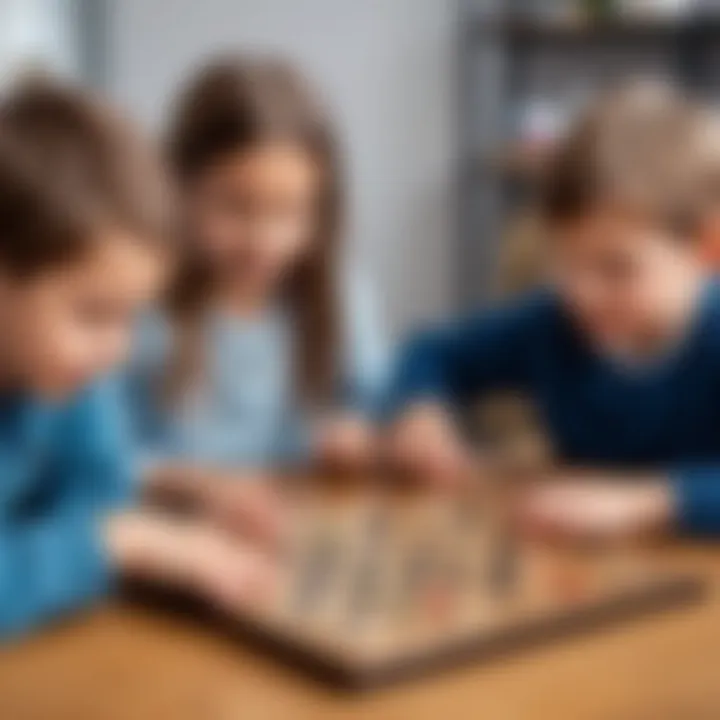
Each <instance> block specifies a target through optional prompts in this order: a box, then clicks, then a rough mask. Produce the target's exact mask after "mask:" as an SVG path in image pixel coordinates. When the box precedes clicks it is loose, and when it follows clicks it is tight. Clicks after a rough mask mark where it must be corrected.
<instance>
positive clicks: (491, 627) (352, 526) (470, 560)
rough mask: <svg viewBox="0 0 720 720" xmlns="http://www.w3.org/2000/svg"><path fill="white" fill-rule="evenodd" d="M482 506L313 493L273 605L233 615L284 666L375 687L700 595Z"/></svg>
mask: <svg viewBox="0 0 720 720" xmlns="http://www.w3.org/2000/svg"><path fill="white" fill-rule="evenodd" d="M491 508H493V504H492V503H489V502H488V501H487V498H482V497H475V496H473V495H468V494H460V495H455V496H438V495H437V494H434V495H428V494H419V493H411V494H393V495H389V494H387V493H383V492H377V491H366V492H361V493H352V494H349V495H342V494H341V495H340V496H339V497H338V496H336V494H333V493H324V492H309V493H306V494H305V495H304V496H303V497H301V498H300V499H299V500H297V501H296V502H295V504H294V521H293V524H292V533H293V535H292V538H291V542H290V543H289V546H290V550H289V553H288V555H287V557H286V558H285V559H284V562H283V564H282V570H281V573H280V581H279V583H278V586H277V589H276V592H275V594H274V596H273V597H272V598H270V599H268V601H267V602H264V603H263V604H262V606H255V607H252V608H248V609H247V610H246V611H243V612H242V613H241V614H240V615H239V616H238V617H234V618H233V619H232V623H233V625H234V626H235V627H236V629H238V630H240V631H241V632H242V633H243V635H244V636H246V637H249V638H252V639H254V640H256V641H260V642H262V643H263V644H264V645H265V646H266V648H268V649H270V650H271V651H273V652H274V653H276V654H277V656H278V658H282V659H285V660H287V661H290V662H292V663H293V664H294V665H295V666H296V667H297V668H299V669H303V670H306V671H309V672H312V673H313V674H315V675H317V676H319V677H321V678H322V679H324V680H327V681H329V682H332V683H334V684H337V685H341V686H344V687H346V688H355V689H363V688H371V687H375V686H378V685H384V684H387V683H391V682H395V681H398V680H402V679H406V678H410V677H412V676H415V675H418V674H421V673H426V672H428V671H431V670H437V669H440V668H441V667H443V666H447V665H450V664H454V663H460V662H468V661H477V660H480V659H481V658H488V657H489V656H492V655H496V654H499V653H507V652H510V651H516V650H517V651H519V650H521V649H522V648H523V647H524V646H531V645H533V644H537V643H539V642H545V641H550V640H552V639H554V638H558V637H559V636H562V635H566V634H569V633H575V632H579V631H582V630H587V629H590V628H593V627H598V626H599V625H602V624H604V623H609V622H613V621H619V620H622V619H627V618H630V617H632V616H634V615H637V614H642V613H645V612H650V611H653V610H659V609H663V608H668V607H671V606H673V605H676V604H681V603H684V602H690V601H692V600H695V599H697V598H699V597H700V595H701V592H702V589H703V584H702V582H701V581H700V580H699V579H698V578H697V577H693V576H688V575H683V574H679V573H674V572H672V571H671V570H669V569H668V568H665V567H658V566H656V564H655V563H654V562H653V560H652V555H650V554H645V553H643V552H642V551H641V550H640V549H637V548H630V547H615V548H589V547H588V548H582V549H578V548H575V549H573V550H569V549H567V548H565V549H563V548H558V547H554V548H553V547H548V546H538V545H532V544H529V543H523V542H522V541H520V540H518V539H517V538H515V537H514V536H513V535H512V534H511V533H509V532H507V530H506V529H505V528H504V527H503V526H504V523H503V522H502V513H498V512H497V510H496V509H491Z"/></svg>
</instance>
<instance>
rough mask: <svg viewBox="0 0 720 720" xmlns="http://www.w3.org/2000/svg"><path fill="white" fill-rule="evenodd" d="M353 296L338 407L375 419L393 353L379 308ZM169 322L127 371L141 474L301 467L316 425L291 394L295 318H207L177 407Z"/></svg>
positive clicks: (148, 327) (346, 309) (147, 340)
mask: <svg viewBox="0 0 720 720" xmlns="http://www.w3.org/2000/svg"><path fill="white" fill-rule="evenodd" d="M350 287H351V288H352V289H351V291H350V292H348V293H347V294H348V297H347V299H346V302H345V303H344V306H343V308H342V315H343V316H344V325H343V332H342V353H341V358H342V372H341V376H342V387H340V388H338V394H337V400H338V406H339V407H343V408H348V409H352V410H354V411H358V412H362V413H365V414H372V413H373V412H374V410H375V408H376V407H378V405H379V403H380V402H381V399H382V395H383V394H384V389H385V383H386V379H387V374H388V352H387V347H386V345H385V343H384V341H383V333H382V331H381V330H380V327H379V319H378V316H377V312H376V310H375V308H374V307H373V303H372V298H371V297H370V296H369V293H368V292H367V290H366V289H364V288H363V287H362V286H360V287H358V286H357V283H350ZM172 334H173V330H172V327H171V326H170V324H169V322H168V320H167V318H166V317H165V315H164V314H162V313H160V312H158V311H155V312H152V313H150V314H148V315H147V316H146V317H145V318H143V320H142V322H141V323H140V327H139V330H138V333H137V342H136V347H135V352H134V357H133V360H132V362H131V364H130V367H129V368H128V397H129V406H130V411H131V418H132V421H133V425H134V431H135V432H134V434H135V439H136V445H137V449H138V455H139V457H140V459H141V466H144V467H145V468H146V469H147V468H148V466H154V465H156V464H158V463H163V462H173V463H177V462H183V463H188V464H195V465H198V466H211V467H213V466H215V467H223V468H268V467H272V466H277V465H284V464H289V463H295V462H298V461H301V460H302V459H303V458H304V457H305V456H306V454H307V451H308V440H309V437H308V435H309V432H308V431H309V425H310V422H311V420H312V418H310V417H309V416H308V413H307V412H301V411H300V409H299V408H298V405H297V402H296V393H295V388H294V366H295V363H294V358H295V337H294V327H293V323H292V320H291V316H290V314H289V313H288V312H287V311H285V310H283V309H281V308H277V307H275V308H272V309H269V310H268V311H266V312H265V313H263V314H262V315H261V316H259V317H255V318H253V319H251V320H243V319H241V318H238V317H235V316H231V315H228V314H223V313H221V312H219V311H216V312H209V313H208V315H207V317H206V319H205V321H204V324H203V325H202V328H201V338H202V343H203V345H202V356H201V363H200V372H199V373H198V376H197V377H196V378H194V379H193V381H192V382H191V383H190V385H189V387H188V388H187V389H186V390H185V392H184V393H183V394H182V395H181V397H179V398H176V399H174V400H169V399H167V394H163V387H164V386H165V385H166V383H167V380H166V376H167V372H168V368H169V363H170V359H171V357H172V351H173V337H172Z"/></svg>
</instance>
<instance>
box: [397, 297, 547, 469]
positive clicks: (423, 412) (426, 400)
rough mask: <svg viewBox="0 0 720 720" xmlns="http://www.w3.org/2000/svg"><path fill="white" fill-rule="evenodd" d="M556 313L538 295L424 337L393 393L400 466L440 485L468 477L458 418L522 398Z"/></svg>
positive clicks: (409, 352) (409, 353)
mask: <svg viewBox="0 0 720 720" xmlns="http://www.w3.org/2000/svg"><path fill="white" fill-rule="evenodd" d="M556 312H557V311H556V309H555V306H554V301H553V299H552V297H551V296H550V295H548V294H545V293H536V294H533V295H530V296H528V297H525V298H523V299H521V301H519V302H516V303H515V304H513V305H510V306H506V307H501V308H499V309H497V310H493V311H490V312H487V313H484V314H482V315H480V316H477V317H474V318H471V319H469V320H465V321H463V322H460V323H457V324H455V325H453V326H449V327H446V328H441V329H440V330H432V331H429V332H425V333H421V334H420V335H417V336H416V337H415V338H414V339H413V340H412V341H411V342H410V343H409V344H408V345H407V346H406V348H405V352H404V353H403V354H402V357H401V360H400V364H399V369H398V372H397V376H396V379H395V383H394V386H393V388H392V389H391V392H390V399H389V403H388V404H389V412H390V414H391V416H393V417H394V426H393V429H392V432H391V439H390V447H389V454H390V456H391V458H392V459H393V461H394V462H395V463H396V464H399V465H401V466H402V467H405V468H408V469H410V470H412V471H413V472H414V473H416V474H417V473H419V474H420V475H421V476H422V475H423V474H425V475H428V476H430V477H428V478H426V479H430V480H433V481H440V482H442V481H443V478H447V477H450V476H452V475H455V474H457V472H458V471H460V470H462V469H464V468H465V467H466V466H467V457H466V455H467V453H466V451H465V449H464V448H463V446H462V443H461V442H460V439H459V434H458V433H457V432H456V428H455V427H454V415H455V411H456V410H457V409H458V407H459V406H467V405H468V404H469V403H471V402H472V401H474V400H476V399H478V398H479V396H481V395H482V393H484V392H486V391H488V390H492V389H508V388H510V389H516V390H522V389H523V388H524V387H525V386H526V384H527V383H528V382H529V380H530V378H529V372H528V368H529V363H530V360H531V359H532V357H533V354H534V353H542V352H543V351H544V345H545V343H544V338H545V337H546V336H547V330H548V329H549V326H550V324H551V323H553V322H554V320H555V317H556ZM423 468H424V470H425V471H423Z"/></svg>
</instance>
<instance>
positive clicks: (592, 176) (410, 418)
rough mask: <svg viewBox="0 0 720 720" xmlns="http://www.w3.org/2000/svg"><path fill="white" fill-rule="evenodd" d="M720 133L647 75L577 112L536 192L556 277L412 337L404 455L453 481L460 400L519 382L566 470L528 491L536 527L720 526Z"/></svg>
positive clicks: (402, 459)
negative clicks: (709, 238)
mask: <svg viewBox="0 0 720 720" xmlns="http://www.w3.org/2000/svg"><path fill="white" fill-rule="evenodd" d="M711 130H712V128H711V126H710V125H709V124H708V119H707V118H706V117H704V115H703V113H702V112H701V111H700V110H699V109H698V108H695V107H693V106H691V105H690V104H689V103H688V102H687V101H686V100H684V99H683V98H680V97H677V96H676V95H675V94H674V93H673V92H672V91H671V90H670V89H668V88H663V87H659V86H655V85H645V84H640V85H632V86H630V87H628V88H623V89H622V90H619V91H616V92H615V93H613V94H611V95H610V96H609V97H606V98H604V99H603V100H602V101H600V102H599V103H598V104H597V105H596V106H595V107H593V108H592V109H591V110H590V111H589V112H588V114H587V115H586V116H585V117H584V118H583V119H581V121H580V122H578V124H577V125H576V127H574V128H573V129H572V131H571V132H570V134H569V136H568V137H567V138H566V139H565V140H564V141H563V142H561V143H560V147H559V148H558V150H557V153H556V155H555V157H554V158H553V160H552V161H551V163H550V167H549V171H548V177H547V181H546V185H545V187H544V189H543V193H542V197H541V211H542V214H543V216H544V219H545V221H546V222H547V223H548V226H549V229H550V230H551V233H552V235H553V238H552V240H551V244H550V245H549V246H548V248H547V265H548V271H549V273H550V276H551V278H552V281H551V283H550V285H549V287H547V288H545V289H540V290H538V291H536V292H532V293H530V294H529V295H528V296H525V297H522V298H520V299H519V300H517V301H515V302H511V303H510V304H508V305H506V306H503V307H499V308H497V309H494V310H490V311H488V312H485V313H481V314H479V315H477V316H475V317H471V318H469V319H466V320H464V321H461V322H458V323H455V324H453V325H449V326H447V327H444V328H439V329H437V330H433V331H429V332H425V333H421V334H420V335H419V336H418V337H417V338H416V339H415V340H414V341H413V342H411V343H410V344H409V346H408V348H407V351H406V353H405V356H404V360H403V362H402V363H401V369H400V372H399V377H398V379H397V383H396V387H395V394H394V401H393V402H394V404H395V407H396V410H397V411H398V412H399V417H398V418H397V419H396V425H395V429H394V433H393V436H392V439H391V452H392V454H393V455H394V457H395V460H396V461H397V462H399V463H401V464H404V465H408V464H409V465H411V466H412V467H413V469H414V470H415V472H418V473H420V474H423V475H425V476H426V477H427V478H428V479H434V480H442V478H447V477H449V476H452V475H453V473H456V472H458V471H459V470H460V469H461V468H462V466H463V465H464V464H465V463H466V462H467V453H466V450H465V448H464V446H463V444H462V442H461V441H460V440H459V436H458V434H457V433H456V432H455V429H454V426H453V420H452V413H453V410H454V409H456V408H457V407H458V406H461V405H463V404H466V403H468V402H470V401H472V400H474V399H476V398H478V397H479V396H481V395H482V394H483V393H485V392H487V391H491V390H495V389H517V390H519V391H522V392H523V393H525V394H527V395H528V396H529V397H530V398H531V399H532V400H533V401H534V402H535V404H536V405H537V407H538V410H539V412H540V415H541V417H542V419H543V420H544V422H545V424H546V427H547V429H548V431H549V433H550V436H551V439H552V440H553V441H554V446H555V450H556V453H557V456H558V459H559V460H560V461H561V462H562V463H563V464H564V466H565V467H567V470H566V471H565V472H564V473H563V474H562V475H561V476H560V477H558V478H556V479H555V480H553V481H549V482H546V483H538V485H537V486H536V487H535V488H534V489H532V490H530V491H529V492H528V495H527V496H526V497H525V499H524V502H523V503H522V507H521V509H520V516H521V517H522V518H523V519H524V520H525V521H526V522H527V523H528V525H529V526H530V527H532V528H534V529H537V530H540V531H548V532H558V533H561V534H570V535H571V536H575V535H586V534H589V535H593V536H595V535H600V536H613V537H614V536H616V535H624V534H627V533H630V534H633V533H637V532H643V531H647V530H650V529H655V528H658V527H666V526H669V525H674V526H676V527H678V528H679V529H681V530H682V531H685V532H688V533H698V534H712V535H717V534H720V286H719V285H718V283H717V281H715V280H713V279H712V278H711V277H709V275H708V272H707V270H706V268H705V266H704V264H703V262H702V259H701V255H702V253H701V252H700V251H701V248H700V247H699V246H698V242H696V240H697V239H698V238H700V237H702V235H703V223H704V222H705V219H706V218H707V217H709V213H710V208H711V207H712V204H713V203H715V202H716V200H717V198H716V197H714V193H715V192H716V190H717V184H716V183H717V180H718V177H717V172H716V170H717V157H716V156H715V153H716V151H717V148H714V147H713V146H712V143H711V142H708V141H709V140H711V139H712V137H711V136H712V132H711ZM572 468H575V469H572ZM581 480H582V481H581Z"/></svg>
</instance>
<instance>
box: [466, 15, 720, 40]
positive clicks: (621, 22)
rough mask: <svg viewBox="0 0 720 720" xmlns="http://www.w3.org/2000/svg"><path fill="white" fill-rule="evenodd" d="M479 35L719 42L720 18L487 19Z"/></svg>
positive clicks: (480, 21)
mask: <svg viewBox="0 0 720 720" xmlns="http://www.w3.org/2000/svg"><path fill="white" fill-rule="evenodd" d="M475 29H476V30H477V32H478V33H481V34H487V33H493V32H495V33H498V34H499V35H500V36H503V37H505V38H506V39H508V40H512V41H515V42H528V43H553V42H558V43H582V42H608V41H610V42H623V41H640V40H648V41H654V40H663V41H665V40H681V39H693V38H716V39H718V40H720V14H718V13H713V14H712V15H709V16H695V17H688V18H684V19H680V20H672V19H665V18H657V19H647V20H633V19H629V18H628V19H624V18H618V19H610V20H594V21H593V20H583V19H578V20H571V19H568V20H563V21H548V20H533V19H531V18H505V19H496V20H492V19H487V18H478V19H477V20H476V21H475Z"/></svg>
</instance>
